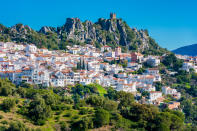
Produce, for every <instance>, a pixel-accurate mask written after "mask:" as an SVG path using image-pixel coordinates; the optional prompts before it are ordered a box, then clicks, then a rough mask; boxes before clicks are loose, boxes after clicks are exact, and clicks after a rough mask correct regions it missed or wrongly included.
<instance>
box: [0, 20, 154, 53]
mask: <svg viewBox="0 0 197 131" xmlns="http://www.w3.org/2000/svg"><path fill="white" fill-rule="evenodd" d="M49 32H51V33H49ZM0 33H1V34H7V35H9V38H8V39H11V40H13V41H19V42H34V43H39V46H42V43H45V46H46V45H48V44H50V45H48V47H53V48H56V49H57V48H58V46H60V45H61V44H62V43H65V42H73V44H75V43H76V42H81V43H95V44H97V45H98V44H100V45H106V44H109V45H112V46H113V47H116V46H123V47H126V48H127V49H135V50H138V51H140V52H143V51H144V50H148V49H149V48H150V47H151V48H152V46H150V41H149V38H150V37H149V35H148V33H147V32H146V31H144V30H137V29H135V28H130V27H129V26H128V25H127V24H126V22H125V21H123V20H122V19H117V18H114V17H113V18H110V19H104V18H100V19H99V20H98V21H97V22H95V23H93V22H91V21H88V20H86V21H85V22H82V21H81V20H80V19H79V18H67V19H66V22H65V24H64V25H63V26H60V27H57V28H55V27H49V26H43V27H42V28H41V29H40V30H39V31H38V32H37V31H34V30H32V29H31V28H30V27H29V26H26V25H23V24H16V25H14V26H12V27H11V28H7V27H4V26H3V25H0ZM40 34H43V35H40ZM7 35H4V38H5V39H6V38H7ZM41 37H42V38H41ZM49 39H50V40H49ZM48 40H49V41H48ZM55 45H56V46H55ZM61 46H63V45H61ZM154 46H155V44H154ZM61 48H62V47H61Z"/></svg>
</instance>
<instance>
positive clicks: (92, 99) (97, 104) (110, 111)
mask: <svg viewBox="0 0 197 131" xmlns="http://www.w3.org/2000/svg"><path fill="white" fill-rule="evenodd" d="M21 86H22V87H18V86H17V87H16V86H15V85H13V84H12V83H11V82H9V81H8V80H6V79H1V80H0V91H1V92H0V93H1V100H3V102H2V103H1V106H0V107H1V110H2V111H0V116H1V120H0V129H1V130H5V131H7V130H19V129H20V130H21V129H24V130H25V129H26V130H27V129H28V130H44V129H45V130H54V129H60V130H62V131H64V130H77V131H78V130H81V131H82V130H87V129H93V128H102V127H104V126H105V127H107V128H109V129H113V130H118V129H121V130H132V129H137V130H158V129H160V130H165V131H166V130H184V129H186V128H187V129H189V126H186V125H185V124H184V120H185V118H184V115H183V113H181V112H179V111H172V110H168V109H163V110H160V109H159V108H157V107H155V106H152V105H144V104H138V103H136V102H135V100H134V96H133V95H132V94H131V93H126V92H123V91H120V92H117V91H115V90H114V89H112V88H110V87H109V88H107V89H104V88H103V87H101V86H100V85H97V84H91V85H87V86H83V85H79V84H78V85H76V86H74V87H68V88H67V89H66V90H65V89H63V88H52V87H49V88H46V87H37V86H32V85H28V84H22V85H21ZM8 92H9V93H8ZM9 113H12V114H13V116H16V115H17V116H18V117H17V118H15V119H16V120H13V118H12V119H9V120H7V119H4V117H6V115H8V114H9ZM3 116H4V117H3ZM39 125H40V126H39Z"/></svg>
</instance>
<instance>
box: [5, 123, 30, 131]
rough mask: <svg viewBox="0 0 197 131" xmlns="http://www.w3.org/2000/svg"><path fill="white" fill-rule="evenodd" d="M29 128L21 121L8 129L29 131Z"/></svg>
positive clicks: (9, 130) (11, 130)
mask: <svg viewBox="0 0 197 131" xmlns="http://www.w3.org/2000/svg"><path fill="white" fill-rule="evenodd" d="M27 130H28V128H26V126H25V124H23V123H22V122H20V121H16V122H11V123H10V127H9V128H8V131H27Z"/></svg>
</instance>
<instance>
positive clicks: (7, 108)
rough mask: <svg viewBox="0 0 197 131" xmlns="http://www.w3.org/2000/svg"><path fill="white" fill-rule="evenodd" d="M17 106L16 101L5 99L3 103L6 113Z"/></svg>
mask: <svg viewBox="0 0 197 131" xmlns="http://www.w3.org/2000/svg"><path fill="white" fill-rule="evenodd" d="M15 105H16V101H15V99H10V98H7V99H4V100H3V103H2V107H3V110H4V111H10V110H11V109H12V108H13V107H14V106H15Z"/></svg>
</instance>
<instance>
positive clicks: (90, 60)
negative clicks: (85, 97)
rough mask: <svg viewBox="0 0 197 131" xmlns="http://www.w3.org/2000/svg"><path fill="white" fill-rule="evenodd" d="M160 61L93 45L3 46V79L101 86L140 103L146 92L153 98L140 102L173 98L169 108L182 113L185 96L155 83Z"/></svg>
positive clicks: (0, 61)
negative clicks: (60, 47)
mask: <svg viewBox="0 0 197 131" xmlns="http://www.w3.org/2000/svg"><path fill="white" fill-rule="evenodd" d="M160 59H161V56H143V55H142V54H141V53H138V52H133V53H122V51H121V48H120V47H117V48H115V50H113V49H112V47H110V46H107V45H105V46H103V47H101V49H97V48H95V47H94V46H93V45H90V44H86V45H85V46H80V45H74V46H73V47H71V46H67V51H66V52H65V51H60V50H53V51H49V50H48V49H46V48H41V49H39V48H37V47H36V46H35V45H33V44H15V43H12V42H6V43H4V42H1V43H0V77H1V78H8V79H9V80H11V81H12V82H13V83H15V84H17V85H19V84H21V83H29V84H36V85H40V86H47V87H48V86H53V87H67V86H69V85H75V84H82V85H88V84H91V83H97V84H100V85H102V86H103V87H112V88H114V89H115V90H117V91H125V92H131V93H133V94H134V95H135V97H136V101H137V100H138V99H137V98H138V97H141V95H142V93H143V92H148V94H149V95H148V96H147V97H142V99H140V100H138V102H140V103H146V104H155V105H160V104H161V103H164V101H165V98H166V96H168V95H171V96H172V97H173V98H174V100H175V101H170V103H168V107H169V108H170V109H178V108H179V106H180V103H179V102H177V101H176V100H179V99H180V97H181V94H180V93H179V92H177V90H176V89H172V88H171V87H168V86H163V87H162V91H156V89H155V86H154V83H155V82H161V81H162V78H161V75H160V72H159V69H157V66H158V65H159V64H160ZM118 62H119V63H118ZM124 63H126V64H124ZM143 63H147V64H148V65H149V67H150V68H146V69H145V71H143V72H141V73H134V72H137V71H138V70H139V69H141V68H142V64H143ZM190 68H193V67H192V65H191V66H190V64H189V65H188V64H187V63H184V64H183V69H184V70H188V69H190ZM194 69H195V68H194Z"/></svg>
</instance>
